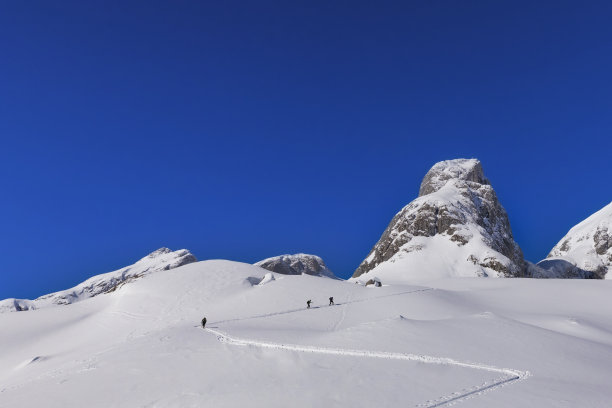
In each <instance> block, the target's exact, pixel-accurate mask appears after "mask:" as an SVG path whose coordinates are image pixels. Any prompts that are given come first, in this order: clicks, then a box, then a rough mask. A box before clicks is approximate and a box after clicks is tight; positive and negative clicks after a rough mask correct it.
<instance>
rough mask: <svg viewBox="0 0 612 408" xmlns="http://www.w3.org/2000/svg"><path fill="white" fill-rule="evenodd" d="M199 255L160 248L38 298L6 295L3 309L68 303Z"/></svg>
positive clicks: (6, 310) (8, 310)
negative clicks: (8, 297)
mask: <svg viewBox="0 0 612 408" xmlns="http://www.w3.org/2000/svg"><path fill="white" fill-rule="evenodd" d="M196 261H197V260H196V258H195V256H193V255H192V254H191V252H189V251H188V250H186V249H180V250H178V251H172V250H170V249H168V248H160V249H158V250H156V251H153V252H151V253H150V254H149V255H147V256H145V257H144V258H142V259H140V260H139V261H137V262H136V263H134V264H133V265H130V266H126V267H125V268H121V269H119V270H116V271H113V272H108V273H104V274H101V275H96V276H93V277H91V278H89V279H87V280H86V281H84V282H82V283H80V284H78V285H77V286H75V287H73V288H70V289H67V290H62V291H59V292H55V293H51V294H48V295H44V296H41V297H39V298H37V299H34V300H29V299H14V298H11V299H4V300H1V301H0V313H2V312H14V311H17V312H19V311H26V310H33V309H40V308H44V307H48V306H53V305H67V304H71V303H75V302H79V301H81V300H83V299H87V298H91V297H94V296H97V295H99V294H102V293H108V292H112V291H114V290H117V289H118V288H120V287H121V286H122V285H124V284H126V283H128V282H130V281H133V280H135V279H138V278H142V277H143V276H146V275H148V274H151V273H154V272H159V271H162V270H169V269H173V268H177V267H179V266H182V265H186V264H189V263H191V262H196Z"/></svg>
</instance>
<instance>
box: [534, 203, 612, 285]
mask: <svg viewBox="0 0 612 408" xmlns="http://www.w3.org/2000/svg"><path fill="white" fill-rule="evenodd" d="M537 267H539V268H540V270H538V271H537V272H539V274H540V276H538V277H545V278H588V279H612V202H611V203H610V204H608V205H606V206H605V207H604V208H602V209H601V210H599V211H597V212H596V213H595V214H593V215H591V216H590V217H588V218H587V219H585V220H584V221H582V222H581V223H579V224H577V225H576V226H574V227H573V228H572V229H570V230H569V232H568V233H567V234H566V235H565V236H564V237H563V238H561V241H559V243H558V244H557V245H555V247H554V248H553V249H552V250H551V251H550V253H549V254H548V257H546V259H544V260H542V261H540V262H538V264H537Z"/></svg>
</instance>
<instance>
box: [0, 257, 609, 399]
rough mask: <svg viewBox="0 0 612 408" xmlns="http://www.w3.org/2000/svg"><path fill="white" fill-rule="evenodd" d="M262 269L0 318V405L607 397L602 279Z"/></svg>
mask: <svg viewBox="0 0 612 408" xmlns="http://www.w3.org/2000/svg"><path fill="white" fill-rule="evenodd" d="M266 273H268V272H267V271H265V270H263V269H261V268H258V267H255V266H252V265H247V264H242V263H237V262H230V261H205V262H197V263H192V264H189V265H185V266H182V267H179V268H176V269H171V270H163V271H159V272H158V273H155V274H150V275H148V276H145V277H143V278H142V279H138V280H135V281H132V282H129V283H127V284H125V285H123V286H121V287H120V288H118V289H117V290H115V291H113V292H110V293H106V294H102V295H99V296H96V297H93V298H89V299H86V300H83V301H81V302H78V303H74V304H71V305H67V306H66V307H51V308H43V309H39V310H33V311H30V312H28V313H4V314H1V315H0V327H2V329H3V330H1V331H0V350H1V351H0V406H2V407H4V406H6V407H31V406H45V407H62V408H65V407H81V406H88V407H109V406H112V407H190V406H193V407H236V406H249V407H287V406H291V407H312V406H330V407H345V406H354V407H371V406H390V407H399V406H402V407H404V406H419V407H438V406H449V405H452V404H459V403H461V405H462V406H466V407H492V406H495V407H517V406H522V407H526V406H537V407H576V406H581V407H603V406H607V403H608V401H609V400H610V398H611V397H612V391H611V390H610V387H609V384H608V379H609V378H610V375H611V374H612V315H611V314H610V313H609V311H610V310H611V308H610V306H611V303H612V301H611V300H610V296H609V292H610V290H611V289H612V286H610V282H607V281H606V282H601V281H599V282H595V281H575V280H571V281H567V280H532V279H502V280H497V279H495V280H489V279H470V278H464V279H440V280H429V281H422V282H420V283H419V284H418V285H406V284H402V285H390V286H383V287H379V288H375V287H364V286H361V285H355V284H353V283H350V282H345V281H339V280H332V279H320V278H318V277H313V276H308V275H299V276H286V275H276V276H275V279H274V280H272V279H269V278H268V279H264V278H265V275H266ZM269 276H270V275H269ZM262 281H266V282H267V283H266V284H265V285H257V284H255V285H254V284H253V282H262ZM329 296H334V299H335V301H336V306H327V298H328V297H329ZM307 299H312V300H313V306H312V308H311V309H310V310H307V309H306V305H305V301H306V300H307ZM202 316H206V317H207V318H208V324H207V330H203V329H202V328H201V327H199V322H200V320H201V318H202ZM528 373H530V374H528Z"/></svg>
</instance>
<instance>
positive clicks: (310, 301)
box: [306, 299, 312, 309]
mask: <svg viewBox="0 0 612 408" xmlns="http://www.w3.org/2000/svg"><path fill="white" fill-rule="evenodd" d="M311 303H312V300H310V299H308V300H307V301H306V305H307V309H310V304H311Z"/></svg>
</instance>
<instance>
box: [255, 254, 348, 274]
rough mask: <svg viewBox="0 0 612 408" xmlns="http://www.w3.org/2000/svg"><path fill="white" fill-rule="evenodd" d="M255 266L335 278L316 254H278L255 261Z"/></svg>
mask: <svg viewBox="0 0 612 408" xmlns="http://www.w3.org/2000/svg"><path fill="white" fill-rule="evenodd" d="M254 265H255V266H259V267H260V268H264V269H267V270H269V271H271V272H276V273H279V274H283V275H301V274H303V273H304V274H306V275H313V276H326V277H328V278H335V277H336V276H335V275H334V274H333V272H332V271H330V270H329V268H328V267H327V265H325V262H323V259H321V258H320V257H318V256H316V255H309V254H293V255H279V256H275V257H272V258H267V259H264V260H262V261H259V262H256V263H255V264H254Z"/></svg>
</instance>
